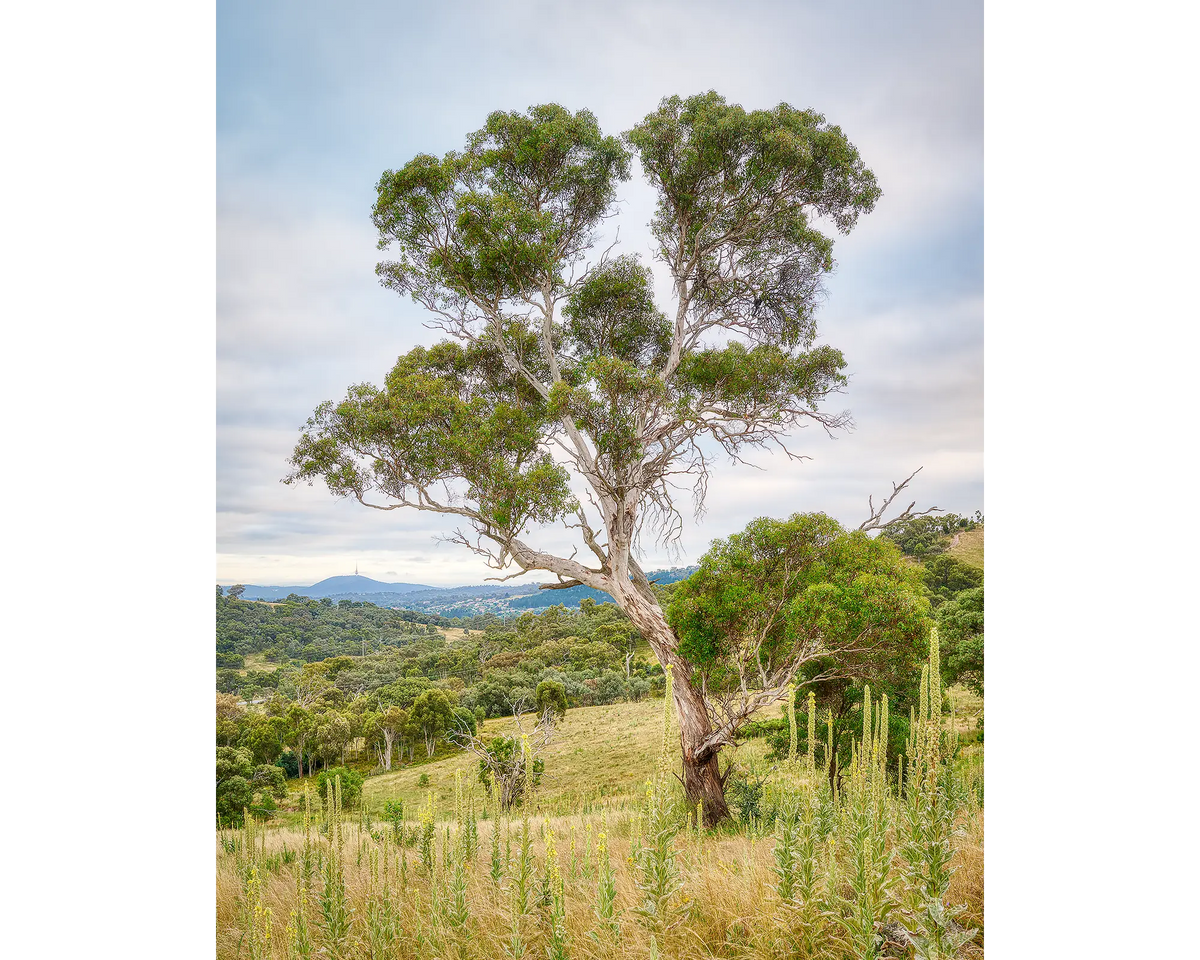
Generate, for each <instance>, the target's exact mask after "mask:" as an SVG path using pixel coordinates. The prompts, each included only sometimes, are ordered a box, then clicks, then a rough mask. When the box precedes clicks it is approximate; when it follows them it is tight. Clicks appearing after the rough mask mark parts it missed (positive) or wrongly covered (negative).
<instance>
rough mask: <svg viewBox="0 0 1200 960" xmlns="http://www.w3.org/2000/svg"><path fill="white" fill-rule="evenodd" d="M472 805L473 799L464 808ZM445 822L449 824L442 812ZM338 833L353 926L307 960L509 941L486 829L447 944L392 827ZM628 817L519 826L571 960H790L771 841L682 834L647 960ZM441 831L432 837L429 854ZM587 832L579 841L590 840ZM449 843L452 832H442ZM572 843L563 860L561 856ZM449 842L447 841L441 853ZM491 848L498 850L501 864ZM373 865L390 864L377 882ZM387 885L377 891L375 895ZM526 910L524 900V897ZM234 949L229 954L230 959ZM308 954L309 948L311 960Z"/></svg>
mask: <svg viewBox="0 0 1200 960" xmlns="http://www.w3.org/2000/svg"><path fill="white" fill-rule="evenodd" d="M476 800H477V802H482V797H480V796H479V795H478V794H476ZM441 812H442V813H443V814H449V815H450V819H451V820H452V819H453V810H452V809H450V810H444V809H443V810H442V811H441ZM353 816H354V815H353V814H350V815H348V817H347V819H348V820H349V821H350V822H348V823H347V824H346V825H345V827H344V837H343V855H344V870H345V883H346V891H347V899H348V900H349V902H350V904H351V905H352V907H353V910H354V914H353V916H354V917H355V918H356V919H355V923H357V924H358V928H357V934H353V929H354V928H352V936H351V938H350V941H349V945H348V946H347V947H346V949H345V950H344V951H342V952H340V954H339V953H338V952H330V953H328V954H326V953H314V955H315V956H338V955H341V956H344V957H346V958H348V960H349V958H354V960H358V958H364V960H365V958H368V957H371V958H374V957H389V958H426V957H428V958H431V960H432V958H439V960H440V958H456V960H465V958H479V960H482V958H491V957H503V956H506V953H505V945H506V943H507V941H508V939H509V936H510V927H511V918H512V911H511V896H510V893H509V889H510V886H511V880H510V879H508V878H507V877H506V878H505V879H504V880H502V882H501V884H500V885H499V886H498V885H497V884H495V883H493V881H492V879H491V877H490V876H488V870H489V866H490V863H489V860H490V847H491V837H492V831H493V830H494V829H496V821H495V819H494V818H492V819H489V820H486V821H481V822H480V824H479V849H478V853H477V856H476V860H475V862H474V863H473V864H472V865H471V866H470V868H469V871H468V873H469V881H468V887H467V900H468V902H469V905H470V919H469V920H468V921H467V923H466V925H465V927H463V928H461V929H458V930H454V929H449V928H446V927H445V925H444V924H443V925H442V926H441V927H440V928H437V927H435V926H434V925H433V923H432V921H431V919H430V909H431V907H430V899H431V884H430V881H429V880H428V879H427V878H426V877H425V875H424V874H423V873H422V871H421V868H420V865H419V862H418V855H417V851H416V849H415V848H413V847H402V846H400V845H398V844H396V843H394V842H393V839H392V831H391V828H390V826H388V825H386V824H379V823H378V822H376V823H375V824H374V825H373V827H372V828H371V830H370V831H368V832H365V833H364V832H363V831H362V829H361V825H360V823H359V822H354V821H353ZM635 816H636V810H635V808H634V807H633V806H631V805H628V804H622V805H620V806H614V807H609V808H607V809H605V810H604V811H603V813H602V814H596V815H592V816H589V817H583V816H578V815H573V816H561V817H545V818H543V817H531V818H530V819H529V824H530V834H531V837H532V840H533V844H532V850H533V858H534V863H535V870H536V873H535V875H541V873H542V870H543V861H544V859H545V855H546V843H545V839H544V837H545V830H546V829H550V830H553V831H554V833H555V835H556V837H557V841H556V846H557V851H558V862H559V864H560V865H561V871H562V875H563V880H564V893H565V900H566V903H567V910H566V931H567V943H568V954H569V956H570V957H578V958H581V960H582V958H589V960H613V958H632V957H636V958H641V957H652V956H659V957H664V958H666V957H672V958H678V960H700V958H716V957H720V958H739V960H749V958H760V957H762V958H766V957H777V956H796V955H798V954H795V953H793V952H792V951H791V949H790V948H789V945H788V938H789V936H791V935H792V934H794V932H795V931H794V918H793V916H792V915H790V914H789V912H788V909H787V908H786V907H784V906H783V905H782V904H781V903H780V900H779V897H778V895H777V893H776V891H775V885H776V883H777V877H776V875H775V873H774V871H773V869H772V868H773V866H774V858H773V853H772V850H773V846H774V838H773V837H772V836H771V835H769V834H768V835H766V836H758V835H753V834H752V835H747V834H746V833H741V834H734V833H729V832H719V833H707V832H701V833H699V834H697V833H695V832H692V831H690V830H684V831H683V832H681V833H680V835H679V836H678V837H677V839H676V841H675V850H676V858H677V863H678V866H679V869H680V873H681V877H682V880H683V889H682V894H681V896H680V898H679V901H680V903H681V905H682V907H683V909H682V915H681V916H682V918H681V920H680V922H679V924H678V926H676V927H675V928H674V929H673V930H671V931H669V932H668V933H666V935H665V936H660V937H659V938H658V939H657V941H656V943H655V947H656V949H657V952H656V953H652V952H651V945H650V938H649V935H648V933H647V930H646V929H645V928H644V927H643V925H642V923H641V922H640V921H639V918H638V917H637V916H636V914H635V912H634V908H635V906H636V905H637V903H638V902H639V894H638V889H637V884H636V881H635V868H634V864H633V862H632V860H631V858H630V857H629V853H630V836H629V834H630V822H631V819H632V818H634V817H635ZM448 825H449V824H448V821H442V820H439V821H438V824H437V837H438V843H439V844H440V843H441V837H442V831H443V829H444V828H445V827H447V826H448ZM589 825H590V827H591V831H590V835H589V831H588V827H589ZM506 827H507V828H508V829H509V830H511V831H513V833H514V840H513V843H512V848H511V850H512V855H513V857H514V858H515V855H516V849H517V841H516V835H519V831H520V821H519V820H514V821H512V822H511V823H509V822H508V821H507V820H505V821H502V823H501V827H500V829H501V836H502V837H503V836H504V830H505V828H506ZM963 828H964V835H963V836H962V837H960V838H959V839H958V841H957V853H956V862H957V864H958V871H957V873H956V874H955V876H954V880H953V883H952V886H951V890H950V896H949V898H948V899H949V900H950V902H953V903H965V904H966V905H967V910H966V912H965V913H964V914H962V915H961V917H960V920H961V921H962V922H963V923H964V924H967V925H969V926H975V927H979V928H980V929H982V925H983V812H982V810H979V811H976V812H974V813H972V814H970V815H969V816H968V817H967V818H966V819H965V820H964V822H963ZM600 830H605V831H606V833H607V836H608V844H609V848H610V851H611V853H610V859H611V863H612V865H613V867H614V868H615V877H616V889H617V898H616V903H617V908H618V911H619V928H620V936H619V938H618V939H616V940H612V939H610V938H609V937H608V936H600V937H598V938H593V937H592V936H591V934H592V933H593V932H596V931H597V929H598V922H597V918H596V916H595V914H594V905H595V903H596V899H597V897H596V850H595V839H594V838H595V836H596V835H597V834H598V833H599V832H600ZM451 832H452V835H453V828H452V827H451ZM263 838H264V839H263V841H262V849H263V851H264V852H265V854H266V855H267V857H268V858H269V857H270V856H271V855H277V854H279V853H280V852H281V851H283V850H284V849H287V850H289V851H298V850H301V849H302V848H303V846H304V833H303V831H302V830H296V829H290V828H271V827H268V828H267V829H266V831H265V832H264V833H263ZM312 839H313V843H314V847H316V846H320V847H321V848H322V849H323V850H326V851H328V850H329V849H330V845H329V843H328V841H325V840H323V839H322V838H321V837H319V836H318V834H317V831H316V829H315V828H314V830H313V831H312ZM572 841H574V848H572ZM452 842H453V841H452ZM503 846H504V845H503V843H501V849H502V850H503ZM372 851H374V852H375V863H376V867H375V873H374V876H373V875H372V869H371V861H372ZM217 855H218V856H217V956H218V957H219V958H234V957H238V956H249V953H248V952H247V948H246V944H245V942H244V939H243V937H242V933H241V926H240V924H241V923H242V914H241V908H240V901H241V899H242V897H243V879H242V877H241V876H239V873H238V870H237V868H236V865H235V862H234V858H233V857H231V856H229V855H228V854H226V853H224V852H223V851H222V850H221V848H220V846H219V845H218V848H217ZM402 859H403V860H404V861H405V870H404V874H405V875H406V880H405V881H404V882H401V880H400V876H401V860H402ZM383 860H387V861H388V865H387V868H386V877H385V868H384V866H383V864H382V861H383ZM437 862H438V864H439V867H438V873H437V877H436V879H435V884H436V885H437V886H438V887H439V888H440V889H441V892H440V896H441V897H443V898H444V897H445V896H446V893H445V887H444V884H445V883H446V875H445V874H444V873H443V871H442V867H441V863H442V855H441V852H440V846H439V852H438V854H437ZM297 870H298V861H297V862H294V863H292V864H291V865H289V866H284V867H282V868H278V869H275V870H270V869H266V870H264V875H265V883H264V894H263V903H264V904H265V905H266V906H267V907H269V908H270V911H271V919H270V926H271V945H270V953H269V955H270V956H272V957H279V958H285V957H288V956H290V955H291V954H289V952H288V950H287V949H286V942H287V939H288V938H287V929H286V927H287V921H288V918H289V916H290V915H291V914H292V912H293V911H295V910H296V909H297V904H298V897H297V884H296V879H295V877H296V873H295V871H297ZM385 880H386V883H385ZM320 886H321V881H320V871H319V870H318V871H314V877H313V879H312V881H311V887H312V888H313V890H310V893H309V900H310V903H309V912H308V915H309V918H310V919H309V923H310V927H311V928H312V932H313V934H314V937H317V936H319V926H320V925H319V920H320V916H321V913H320V910H319V909H318V908H317V907H316V900H315V893H314V890H319V889H320ZM385 887H386V896H387V897H388V898H389V899H390V901H391V902H392V903H393V904H394V909H395V911H396V916H397V918H398V919H399V927H400V933H399V935H398V936H396V937H395V938H394V939H392V940H391V942H390V944H389V946H388V947H387V949H386V951H385V952H382V953H373V952H372V950H371V949H370V948H369V946H368V943H367V940H368V938H367V936H366V933H365V931H364V929H363V926H364V924H365V917H366V916H367V914H368V913H369V912H370V910H371V909H372V905H373V904H374V905H376V906H377V905H378V904H379V903H380V902H381V901H380V898H381V897H382V896H384V892H383V891H384V888H385ZM535 898H536V894H535ZM537 913H538V911H537V910H536V909H535V910H534V912H533V914H532V915H530V916H528V917H526V918H525V920H524V921H522V922H523V924H524V927H523V934H524V939H525V948H526V949H525V952H524V956H525V957H528V958H534V957H542V956H546V951H545V929H544V922H543V921H542V920H539V917H538V915H537ZM239 943H240V944H241V946H240V949H239ZM981 943H982V937H981V938H980V940H979V944H978V945H972V946H968V947H967V948H966V949H965V950H964V952H963V953H962V954H961V956H964V957H982V956H983V951H982V946H981ZM318 949H319V948H318ZM820 955H821V956H827V957H831V958H832V957H838V958H841V957H849V956H851V954H847V953H845V952H842V951H838V950H837V949H836V935H835V934H832V933H831V934H830V940H829V942H828V944H827V948H826V950H825V951H824V952H822V953H821V954H820Z"/></svg>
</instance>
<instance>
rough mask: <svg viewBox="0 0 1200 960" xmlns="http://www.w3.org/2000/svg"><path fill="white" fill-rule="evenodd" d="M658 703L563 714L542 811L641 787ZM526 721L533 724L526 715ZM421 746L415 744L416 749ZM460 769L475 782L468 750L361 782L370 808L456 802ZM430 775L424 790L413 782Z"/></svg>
mask: <svg viewBox="0 0 1200 960" xmlns="http://www.w3.org/2000/svg"><path fill="white" fill-rule="evenodd" d="M662 708H663V702H662V700H661V699H658V700H653V699H651V700H644V701H642V702H641V703H616V704H610V705H608V706H602V707H576V708H574V709H572V710H569V711H567V715H566V717H565V718H564V719H563V720H562V721H561V722H560V723H559V725H558V728H557V730H556V731H555V736H554V739H553V740H552V741H551V743H550V745H549V746H548V747H547V748H546V750H545V751H544V753H543V754H542V757H543V758H544V760H545V762H546V773H545V775H544V776H543V778H542V784H541V787H540V788H539V790H538V799H539V802H540V803H541V804H543V806H545V807H546V808H547V809H556V808H561V807H563V806H564V805H565V804H568V803H569V804H571V805H572V807H571V808H572V809H575V808H577V807H578V805H579V804H580V803H582V802H585V801H587V802H595V801H602V800H604V799H606V798H614V797H622V796H629V795H631V794H633V793H635V792H638V791H640V790H641V787H642V784H643V783H644V782H645V781H646V778H647V777H649V776H650V775H651V774H652V773H653V771H654V766H655V763H656V759H657V756H658V749H659V744H660V743H661V741H662ZM781 712H782V708H781V707H780V706H779V705H778V704H776V705H775V706H774V707H772V708H769V709H767V710H765V711H763V712H762V714H761V715H762V716H763V717H773V716H779V715H780V714H781ZM529 720H530V722H529V723H528V726H532V718H529ZM512 732H513V722H512V720H511V719H508V718H500V719H493V720H485V721H484V723H483V728H482V733H481V736H482V737H483V738H485V739H486V738H488V737H495V736H501V735H509V734H511V733H512ZM419 750H420V748H419V747H418V752H419ZM765 751H766V743H765V742H764V741H762V740H751V741H749V742H748V743H746V744H744V745H743V746H741V747H739V748H738V749H737V750H730V751H727V752H723V753H722V757H725V756H728V757H729V758H731V759H733V760H735V762H737V763H738V764H739V765H744V764H745V763H747V762H749V761H750V760H751V759H752V758H759V757H761V756H762V755H763V753H764V752H765ZM459 770H461V771H462V772H463V775H464V778H465V779H466V781H467V782H472V781H474V779H475V776H476V772H477V770H478V761H477V760H476V759H475V757H474V756H472V755H471V754H469V753H457V754H455V755H454V756H451V757H447V758H446V759H445V760H439V761H436V762H434V763H422V764H418V765H414V766H412V767H408V768H406V769H403V770H398V771H393V772H392V773H385V774H380V775H379V776H376V777H371V778H370V779H368V780H367V781H366V782H365V783H364V784H363V795H364V797H365V799H366V802H367V806H368V809H370V810H372V811H381V810H382V809H383V805H384V803H385V802H386V801H387V800H403V801H404V805H405V808H406V809H414V810H415V809H416V806H417V805H418V804H420V803H423V802H424V801H425V796H426V793H427V791H428V790H430V789H432V790H433V795H434V799H435V801H436V802H437V804H438V805H439V806H440V807H441V808H443V809H445V807H446V806H447V805H449V804H452V803H453V802H454V774H455V772H456V771H459ZM422 776H428V777H429V785H428V787H419V786H418V785H417V781H418V780H419V779H420V778H421V777H422Z"/></svg>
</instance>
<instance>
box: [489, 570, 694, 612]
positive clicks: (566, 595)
mask: <svg viewBox="0 0 1200 960" xmlns="http://www.w3.org/2000/svg"><path fill="white" fill-rule="evenodd" d="M698 569H699V567H694V566H692V567H675V568H673V569H671V570H655V571H653V572H652V573H648V574H646V576H647V577H648V578H649V579H650V581H651V582H652V583H675V582H676V581H678V580H686V579H687V578H688V577H690V576H691V575H692V574H693V573H695V572H696V571H697V570H698ZM584 597H591V598H592V599H593V600H595V601H596V602H597V603H612V599H613V598H612V597H610V596H609V595H608V594H607V593H604V592H602V591H600V590H593V589H592V588H591V587H567V588H566V589H565V590H541V589H539V590H538V591H537V593H533V594H530V595H529V596H523V597H517V598H516V599H513V600H510V601H508V605H509V606H510V607H513V608H514V609H520V610H538V609H541V608H542V607H552V606H554V605H555V604H558V603H561V604H562V605H563V606H564V607H577V606H579V601H580V600H582V599H583V598H584Z"/></svg>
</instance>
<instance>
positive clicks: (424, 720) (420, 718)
mask: <svg viewBox="0 0 1200 960" xmlns="http://www.w3.org/2000/svg"><path fill="white" fill-rule="evenodd" d="M409 718H410V720H411V722H412V724H413V726H415V727H416V728H417V730H419V731H420V734H421V736H422V738H423V739H424V740H425V749H426V755H427V756H430V757H432V756H433V750H434V746H435V744H436V743H437V741H438V739H439V738H440V737H441V736H442V735H443V734H444V733H446V731H448V730H451V729H452V728H453V725H454V720H455V717H454V711H453V709H452V708H451V706H450V700H449V698H448V697H447V696H446V694H445V693H443V692H442V691H441V690H426V691H425V692H424V693H423V694H421V695H420V696H419V697H417V699H416V700H415V701H414V703H413V705H412V710H410V711H409ZM472 719H474V718H472Z"/></svg>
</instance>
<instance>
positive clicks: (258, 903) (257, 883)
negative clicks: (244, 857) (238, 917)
mask: <svg viewBox="0 0 1200 960" xmlns="http://www.w3.org/2000/svg"><path fill="white" fill-rule="evenodd" d="M246 894H247V897H246V907H247V909H246V927H247V929H246V936H245V939H246V940H247V943H248V946H249V949H250V960H269V958H270V956H271V908H270V907H268V906H267V905H266V904H265V903H263V894H262V880H261V879H260V878H259V875H258V867H257V866H254V865H251V867H250V875H249V877H248V879H247V881H246Z"/></svg>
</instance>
